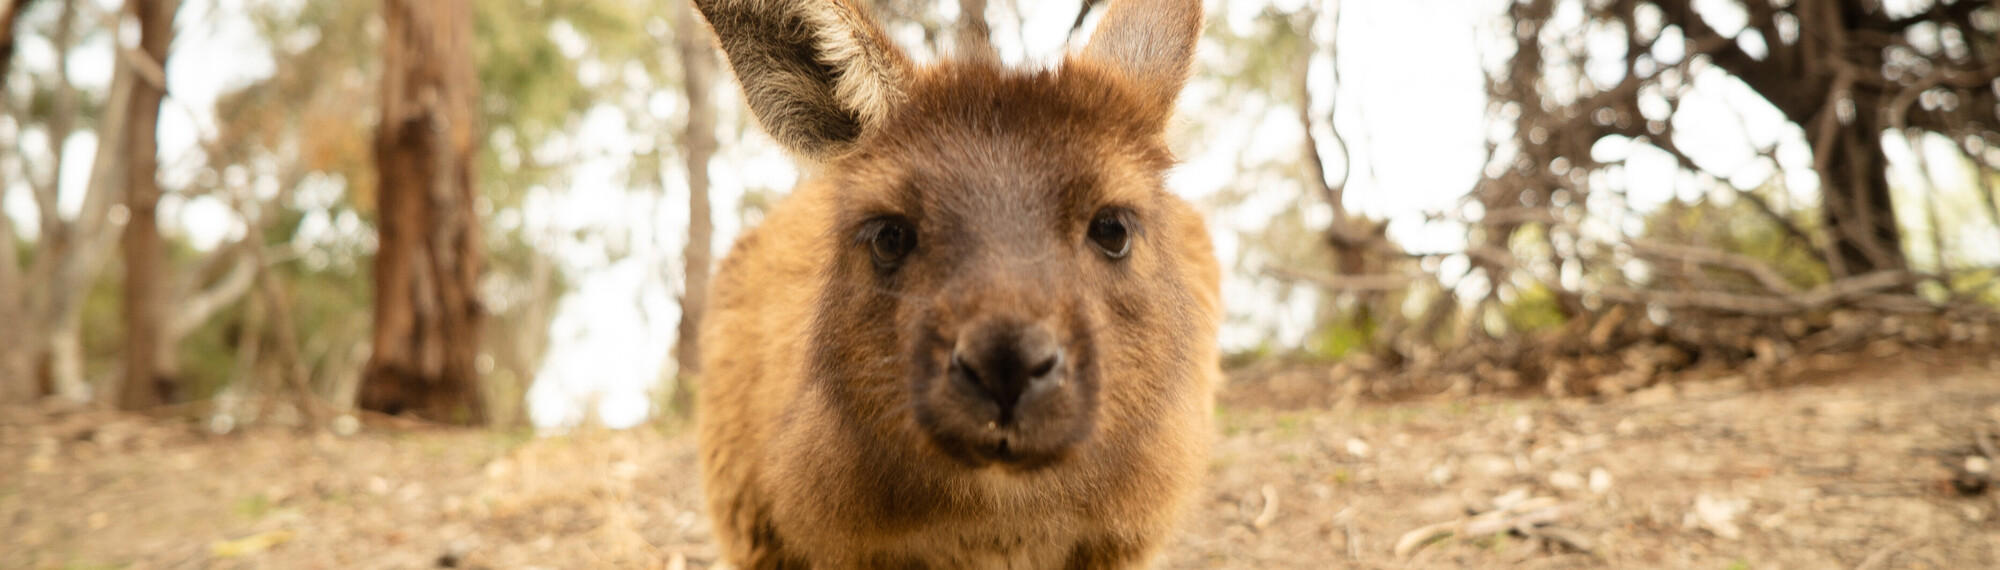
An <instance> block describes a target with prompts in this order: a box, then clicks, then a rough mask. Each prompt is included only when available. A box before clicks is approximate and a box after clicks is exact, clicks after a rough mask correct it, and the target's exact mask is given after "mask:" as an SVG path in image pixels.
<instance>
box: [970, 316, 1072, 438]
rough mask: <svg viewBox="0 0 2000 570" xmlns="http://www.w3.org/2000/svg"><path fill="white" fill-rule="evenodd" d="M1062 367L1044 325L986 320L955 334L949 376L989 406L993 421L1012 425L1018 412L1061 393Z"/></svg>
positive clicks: (1060, 356) (1059, 351)
mask: <svg viewBox="0 0 2000 570" xmlns="http://www.w3.org/2000/svg"><path fill="white" fill-rule="evenodd" d="M1064 364H1065V363H1064V362H1063V348H1062V345H1061V344H1060V343H1058V342H1057V341H1056V335H1055V333H1054V331H1052V330H1050V328H1049V327H1048V326H1046V325H1040V324H1031V325H1024V324H1018V323H1014V322H1008V321H1001V320H988V321H984V322H981V323H979V324H977V325H975V326H972V327H967V328H966V330H965V331H964V332H961V333H960V334H959V335H958V342H957V343H955V344H954V345H953V348H952V351H951V365H950V367H949V368H948V371H947V373H948V374H949V375H950V376H951V379H952V381H954V382H959V383H962V384H964V385H966V387H967V388H969V389H971V390H973V391H974V393H976V394H978V395H981V396H984V397H985V399H986V401H987V402H988V403H991V404H992V406H993V408H994V410H993V414H994V416H995V417H994V418H993V420H992V421H993V422H995V423H996V424H997V425H999V426H1012V425H1014V423H1015V417H1016V414H1015V410H1016V409H1017V408H1019V407H1025V406H1033V405H1035V404H1036V403H1037V402H1039V401H1041V400H1045V399H1046V398H1047V397H1048V395H1049V394H1050V393H1052V392H1054V391H1057V390H1061V389H1062V388H1063V385H1064V384H1065V381H1064V376H1066V375H1067V374H1068V370H1066V369H1065V367H1064Z"/></svg>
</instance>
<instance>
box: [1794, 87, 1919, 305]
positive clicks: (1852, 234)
mask: <svg viewBox="0 0 2000 570" xmlns="http://www.w3.org/2000/svg"><path fill="white" fill-rule="evenodd" d="M1857 103H1860V102H1859V101H1857ZM1855 108H1856V109H1860V110H1863V112H1861V113H1859V114H1858V116H1856V117H1854V120H1853V121H1852V122H1851V123H1850V124H1847V125H1842V126H1841V127H1840V130H1839V131H1838V132H1837V134H1836V135H1835V136H1834V140H1832V141H1828V142H1826V143H1823V146H1825V147H1827V148H1816V149H1813V152H1814V153H1815V154H1817V153H1828V154H1827V155H1826V156H1823V157H1821V156H1815V157H1814V159H1815V160H1816V161H1817V162H1819V163H1820V164H1824V165H1826V169H1825V170H1824V171H1822V172H1821V173H1820V177H1821V178H1822V180H1821V181H1820V196H1821V198H1820V200H1821V204H1820V208H1819V212H1820V221H1821V223H1822V224H1823V225H1824V226H1825V227H1826V230H1825V231H1826V235H1827V236H1828V237H1829V240H1830V241H1831V242H1832V243H1831V244H1830V245H1832V246H1833V247H1832V259H1828V260H1827V263H1828V264H1829V265H1831V266H1832V267H1831V269H1832V271H1833V274H1834V276H1835V277H1851V276H1856V275H1865V274H1868V273H1872V272H1876V271H1887V270H1902V269H1908V268H1909V264H1908V260H1907V259H1905V257H1904V255H1903V237H1902V231H1901V228H1900V227H1899V226H1897V225H1896V209H1895V205H1894V204H1893V203H1892V202H1891V201H1890V197H1889V168H1888V164H1889V159H1888V157H1887V156H1886V155H1884V154H1883V152H1882V128H1881V126H1880V125H1879V124H1878V123H1877V121H1876V120H1875V116H1876V113H1873V112H1869V111H1868V110H1871V109H1877V108H1880V106H1879V105H1861V104H1857V105H1855Z"/></svg>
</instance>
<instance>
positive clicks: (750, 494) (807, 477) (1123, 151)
mask: <svg viewBox="0 0 2000 570" xmlns="http://www.w3.org/2000/svg"><path fill="white" fill-rule="evenodd" d="M1148 3H1151V4H1160V6H1154V7H1152V8H1153V9H1147V8H1148V6H1145V4H1148ZM805 4H810V5H811V6H812V8H800V7H797V6H793V5H785V4H782V3H780V2H777V1H775V0H714V1H708V0H704V1H703V2H698V5H699V6H700V7H701V9H702V11H703V12H704V14H707V15H708V17H709V18H710V21H711V22H716V20H718V16H717V14H725V13H726V14H732V15H730V16H726V17H727V18H743V20H742V21H740V22H737V23H735V24H726V25H725V24H721V23H716V24H715V30H716V32H717V33H718V35H719V36H720V37H721V44H722V45H723V46H724V50H725V52H726V53H727V54H729V56H730V61H731V65H732V67H734V68H735V69H736V72H737V75H738V77H739V78H740V79H741V80H742V81H744V83H745V84H746V87H745V91H746V94H747V95H748V96H749V98H750V100H751V106H752V108H753V110H754V111H756V112H757V113H758V116H759V118H760V121H762V122H763V123H764V125H765V127H766V128H767V129H771V130H773V131H774V132H790V133H792V135H776V136H777V138H778V139H779V140H780V142H782V143H785V144H786V145H787V146H788V147H790V148H792V149H793V150H794V152H796V153H798V154H800V155H803V156H804V157H806V158H808V159H810V160H814V161H816V162H817V163H818V168H816V169H814V171H813V173H812V174H811V175H810V176H808V177H807V179H806V180H805V181H803V182H802V183H801V184H800V185H799V187H798V188H797V189H795V190H794V192H793V194H792V195H791V196H790V197H788V198H786V199H785V200H784V201H783V202H782V203H781V204H780V205H779V206H778V207H777V208H776V209H775V210H774V211H772V212H771V214H770V215H769V216H767V217H766V218H765V220H764V222H763V224H762V225H761V226H759V227H758V228H756V229H753V230H751V231H749V232H748V233H746V234H744V236H743V237H742V238H741V239H739V240H738V241H737V244H736V246H735V248H734V249H733V250H732V251H731V253H730V255H729V256H728V258H727V259H726V260H724V262H723V264H722V266H721V269H720V271H719V273H718V275H717V277H716V281H715V289H714V293H713V297H711V299H710V302H711V303H712V305H711V309H712V311H713V312H712V313H711V316H710V318H709V319H708V320H707V322H705V323H704V325H703V331H702V339H701V346H702V370H703V371H704V378H703V382H702V386H701V390H700V401H699V404H698V408H697V414H698V423H699V426H700V438H701V462H702V468H703V476H704V478H705V482H704V484H705V488H706V493H707V496H708V510H709V515H710V517H711V518H712V520H713V521H714V523H715V526H716V532H717V535H718V537H719V538H720V539H721V541H722V544H723V548H724V556H725V558H726V559H727V560H728V561H730V562H731V563H732V564H734V565H736V566H738V567H741V568H808V567H810V568H876V567H891V568H906V567H914V568H981V567H993V568H999V567H1005V568H1115V567H1130V566H1138V565H1143V564H1145V563H1146V562H1148V561H1149V560H1150V559H1151V556H1152V553H1153V552H1154V550H1155V548H1156V546H1157V545H1158V543H1159V541H1160V540H1161V539H1162V538H1164V537H1165V536H1166V535H1167V534H1168V532H1169V531H1170V530H1171V526H1172V524H1173V522H1174V520H1175V518H1176V517H1177V515H1178V512H1179V511H1180V509H1181V507H1182V506H1183V503H1185V502H1186V500H1187V498H1188V497H1189V496H1190V494H1191V491H1193V490H1194V489H1195V488H1196V487H1197V486H1198V483H1199V480H1200V474H1201V472H1202V469H1203V467H1204V466H1205V464H1206V457H1207V443H1208V438H1209V433H1210V415H1211V413H1210V406H1211V403H1212V387H1213V386H1214V383H1215V381H1216V379H1217V378H1218V376H1219V371H1218V368H1217V356H1216V348H1215V334H1216V328H1217V327H1218V325H1219V322H1220V315H1221V307H1220V300H1219V298H1218V287H1219V285H1218V283H1219V270H1218V268H1217V266H1216V263H1215V260H1214V257H1213V253H1212V251H1211V246H1210V242H1209V237H1208V233H1207V230H1206V229H1205V227H1204V226H1203V224H1202V221H1201V218H1200V216H1199V215H1197V214H1196V213H1195V212H1194V211H1193V209H1192V208H1191V207H1190V206H1189V205H1188V204H1187V203H1186V202H1184V201H1182V200H1180V199H1178V198H1176V197H1174V196H1173V195H1171V194H1169V193H1168V192H1167V191H1166V190H1165V189H1164V185H1163V182H1162V180H1163V177H1164V172H1165V170H1166V169H1167V168H1168V167H1169V166H1170V165H1171V163H1172V157H1171V155H1170V154H1169V152H1168V151H1167V148H1166V146H1165V143H1164V141H1163V140H1162V136H1161V133H1162V131H1163V129H1164V126H1165V124H1166V121H1167V119H1168V117H1169V115H1170V113H1171V109H1172V102H1173V97H1174V94H1175V93H1176V92H1177V91H1178V90H1179V86H1180V84H1181V83H1182V81H1183V79H1184V77H1185V74H1186V67H1187V64H1188V61H1187V60H1188V58H1190V57H1191V54H1192V47H1191V46H1192V45H1193V43H1192V38H1193V36H1194V34H1196V33H1197V32H1198V30H1199V29H1200V13H1199V8H1198V3H1197V2H1192V1H1190V0H1119V1H1118V2H1114V7H1113V10H1112V12H1111V15H1110V16H1107V18H1106V21H1105V23H1104V24H1103V25H1102V27H1100V29H1099V31H1098V32H1097V33H1098V34H1099V35H1100V36H1103V37H1111V38H1118V37H1125V38H1128V39H1129V38H1140V39H1137V40H1131V41H1139V42H1152V41H1166V42H1167V43H1169V44H1173V45H1184V46H1186V47H1187V48H1188V49H1186V50H1179V49H1178V48H1174V47H1172V46H1171V45H1169V46H1163V47H1161V48H1160V49H1158V50H1148V49H1146V46H1144V45H1138V44H1135V45H1128V46H1124V47H1120V48H1117V49H1115V50H1110V51H1111V52H1115V53H1116V54H1120V55H1117V56H1116V57H1110V56H1104V55H1093V53H1094V52H1086V53H1083V54H1080V55H1077V56H1073V57H1071V58H1069V59H1068V60H1067V61H1065V62H1064V63H1063V64H1062V66H1061V67H1060V68H1059V69H1058V70H1056V71H1041V72H1017V71H1007V70H1001V69H998V68H996V67H993V66H992V64H991V63H990V62H963V63H953V62H946V63H942V64H937V65H932V66H922V67H919V66H915V65H908V67H904V68H900V71H898V72H896V73H891V74H878V75H876V77H894V79H893V81H894V82H895V83H894V84H893V85H863V86H860V87H855V88H854V89H856V90H860V91H865V92H870V93H876V94H881V95H882V96H883V97H884V99H883V100H884V101H886V103H885V105H886V107H885V109H883V110H882V111H881V112H879V113H878V114H876V115H874V116H870V115H869V114H867V113H863V112H858V111H856V110H855V106H856V105H860V104H867V101H866V100H865V98H854V97H846V96H843V95H840V94H839V91H840V89H839V88H838V87H837V86H835V85H834V83H836V82H837V81H836V80H834V79H830V77H831V75H833V74H826V73H818V72H816V71H812V69H813V65H814V64H813V63H811V62H800V61H788V62H784V63H783V64H782V65H780V66H779V67H777V68H771V67H759V66H767V65H769V64H770V63H771V60H769V59H766V58H764V56H763V55H754V54H769V53H777V52H779V51H782V50H773V49H771V48H770V46H769V45H768V44H769V43H770V42H764V43H763V44H759V43H758V42H759V41H760V40H758V39H756V38H744V37H732V34H734V33H736V32H732V31H731V30H732V29H737V30H744V29H752V30H754V29H769V26H768V25H764V24H756V25H751V24H746V23H745V22H757V21H760V20H759V18H765V19H783V18H786V17H790V15H795V14H797V13H800V12H802V11H806V10H811V9H821V8H824V7H825V6H831V8H826V9H831V10H835V11H837V12H839V14H838V16H839V17H837V18H832V19H830V21H835V22H846V24H840V25H851V26H861V27H863V28H866V29H863V30H853V29H837V30H832V31H829V30H825V29H814V30H810V31H811V35H813V36H814V37H821V38H824V37H871V38H878V39H879V38H880V37H882V36H881V35H880V33H879V31H877V30H875V29H874V27H873V26H874V24H872V23H871V22H869V21H868V20H867V19H866V17H865V15H863V14H862V13H861V12H859V11H858V10H855V9H854V8H853V7H852V6H851V5H849V4H847V3H845V2H836V3H827V4H825V5H822V4H818V3H811V2H806V3H802V4H801V5H805ZM1124 4H1140V6H1129V5H1127V6H1121V5H1124ZM1121 10H1122V11H1123V12H1124V13H1127V14H1140V13H1142V14H1144V17H1120V16H1119V15H1118V14H1119V13H1120V11H1121ZM1160 14H1178V15H1179V17H1180V18H1181V20H1177V21H1174V22H1170V23H1167V24H1162V22H1161V21H1160V19H1159V15H1160ZM821 20H829V19H827V18H822V19H821ZM1133 24H1138V25H1147V26H1165V27H1164V28H1162V29H1158V30H1152V31H1147V32H1144V33H1139V32H1134V31H1131V30H1124V29H1122V28H1120V26H1124V25H1133ZM1107 31H1109V32H1110V33H1109V34H1108V35H1107ZM767 38H777V41H780V42H782V41H785V40H784V39H783V38H780V37H779V36H775V35H771V36H767ZM1148 38H1152V39H1148ZM1161 38H1164V39H1161ZM1182 40H1185V41H1182ZM732 45H735V46H736V47H734V48H732V47H730V46H732ZM849 47H852V46H849ZM860 49H861V50H862V51H864V52H865V51H867V50H880V49H890V50H893V49H894V48H893V47H884V46H880V45H874V46H871V47H864V48H860ZM797 53H803V54H808V55H811V56H812V57H813V58H816V59H815V60H814V61H818V62H819V63H818V65H822V66H824V65H826V64H827V61H828V57H827V55H826V54H827V53H829V52H828V51H827V50H818V51H815V50H814V49H804V50H799V51H798V52H797ZM1154 53H1157V54H1163V55H1161V56H1159V57H1164V58H1167V59H1163V60H1159V61H1152V60H1147V58H1148V57H1153V56H1149V55H1148V54H1154ZM744 54H753V55H752V56H745V55H744ZM854 57H862V58H864V59H866V60H868V61H876V62H883V61H887V62H905V63H894V64H891V65H907V63H906V62H907V61H908V60H907V58H904V57H903V56H902V55H901V54H900V52H897V53H896V54H893V55H885V54H879V53H876V54H868V53H862V54H859V55H857V54H856V53H846V54H844V55H839V54H837V55H836V56H835V57H834V58H833V60H834V61H835V66H836V67H837V66H838V65H839V61H841V58H850V59H851V58H854ZM1133 58H1138V59H1136V60H1135V59H1133ZM786 70H792V71H786ZM798 70H806V71H803V72H799V71H798ZM760 78H761V79H760ZM771 80H777V81H780V82H781V83H784V84H785V85H786V87H784V88H782V89H771V88H769V86H759V85H757V84H758V83H760V82H763V81H771ZM800 93H805V94H813V93H823V94H824V97H821V96H819V95H812V96H810V97H806V98H804V99H798V98H793V99H783V98H785V97H792V96H794V95H797V94H800ZM774 94H775V95H774ZM774 96H775V97H779V98H781V99H783V100H779V101H773V100H769V98H770V97H774ZM760 97H764V98H766V100H764V101H763V102H762V103H760V102H759V98H760ZM806 99H810V101H806ZM801 101H805V102H804V103H801ZM842 101H846V102H845V103H843V102H842ZM774 108H785V109H788V110H787V111H785V112H783V113H778V114H772V113H769V112H767V110H769V109H774ZM796 120H803V121H805V122H806V124H807V125H808V127H806V128H798V129H793V130H791V131H786V129H788V128H792V127H788V126H785V125H773V123H774V122H781V121H796ZM842 120H850V121H852V122H851V124H852V125H853V130H852V132H851V133H850V132H847V131H842V130H840V129H822V128H819V127H818V126H814V125H824V124H832V123H838V122H840V121H842ZM788 124H789V123H788ZM1106 208H1122V209H1123V210H1122V211H1123V212H1126V213H1125V214H1124V215H1125V218H1123V219H1126V220H1128V221H1129V224H1128V226H1127V227H1128V228H1129V230H1130V235H1131V236H1132V237H1131V242H1132V243H1131V252H1130V254H1129V255H1128V256H1125V257H1123V258H1114V257H1111V256H1107V255H1105V254H1104V252H1102V251H1100V250H1098V249H1094V248H1093V247H1092V246H1091V245H1090V242H1089V241H1088V239H1089V238H1088V237H1087V236H1086V232H1087V231H1088V230H1087V228H1088V226H1089V224H1090V223H1091V221H1092V219H1093V216H1096V215H1099V214H1100V213H1101V212H1105V211H1109V210H1106ZM884 216H893V217H896V218H898V219H904V220H908V221H909V222H910V223H911V224H912V226H913V227H914V229H915V232H916V235H917V238H916V244H917V245H916V246H915V249H914V250H913V251H912V252H911V253H910V254H909V255H908V257H907V258H904V260H903V261H902V262H900V264H898V265H895V266H893V267H885V266H884V265H882V264H879V263H877V262H876V261H875V260H876V258H875V257H873V256H872V254H871V250H870V244H869V242H868V241H867V239H866V236H867V234H866V232H867V231H868V228H871V227H875V226H872V225H871V224H874V223H876V220H881V219H883V218H884ZM995 323H1003V324H1005V326H1009V327H1011V326H1016V325H1019V326H1022V327H1036V326H1038V327H1042V329H1040V330H1046V331H1049V332H1050V333H1051V334H1053V338H1054V342H1056V343H1057V344H1059V345H1060V346H1061V349H1062V351H1063V352H1062V354H1063V355H1064V356H1063V360H1061V361H1060V362H1061V363H1062V368H1061V369H1060V370H1059V371H1058V372H1056V374H1059V375H1060V377H1061V378H1063V379H1064V380H1066V383H1062V384H1058V386H1059V387H1058V388H1054V389H1051V390H1050V391H1048V392H1045V393H1044V394H1043V395H1041V396H1037V397H1036V398H1037V399H1032V400H1030V399H1027V397H1025V396H1024V399H1023V400H1022V403H1021V407H1020V408H1019V412H1018V413H1019V416H1018V417H1017V418H1015V419H1013V420H1004V419H1003V420H1001V421H1002V422H1008V421H1011V422H1012V423H1003V424H1001V426H1000V427H999V428H996V427H994V426H995V424H994V423H992V420H991V418H993V416H992V415H991V413H992V409H993V408H992V407H991V406H992V403H991V402H988V401H984V400H978V399H977V398H974V399H971V400H968V399H966V398H965V396H964V395H963V394H962V393H958V392H954V391H953V389H954V388H953V387H954V386H955V385H954V384H951V381H952V380H951V378H952V376H951V375H952V374H956V373H958V372H957V371H958V365H957V364H948V362H947V361H948V360H951V358H952V357H951V356H949V355H952V354H955V353H956V351H957V349H956V348H954V347H962V346H965V345H964V343H963V342H960V341H962V340H963V339H960V338H958V337H967V338H975V337H978V335H979V334H981V333H980V331H985V330H989V329H991V327H995V326H1002V325H996V324H995ZM1008 330H1012V329H1008ZM1023 330H1025V329H1023ZM1009 338H1011V337H1009ZM955 342H957V343H958V344H954V343H955ZM947 368H950V370H951V371H950V372H947ZM999 417H1001V418H1007V417H1008V416H1005V415H1002V416H999ZM982 424H983V427H982ZM995 445H998V447H997V449H998V450H999V452H998V454H999V455H994V452H993V451H992V450H993V449H996V447H995Z"/></svg>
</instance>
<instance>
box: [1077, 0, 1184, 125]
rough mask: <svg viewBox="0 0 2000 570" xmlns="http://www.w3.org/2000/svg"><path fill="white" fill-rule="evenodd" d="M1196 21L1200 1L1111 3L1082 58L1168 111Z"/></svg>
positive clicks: (1178, 89)
mask: <svg viewBox="0 0 2000 570" xmlns="http://www.w3.org/2000/svg"><path fill="white" fill-rule="evenodd" d="M1201 22H1202V11H1201V0H1112V2H1111V6H1110V7H1109V8H1106V9H1105V14H1104V21H1102V22H1099V23H1098V24H1097V29H1096V30H1095V31H1093V32H1091V34H1090V45H1088V46H1086V47H1085V48H1084V52H1083V57H1084V59H1087V60H1090V61H1091V62H1092V63H1095V64H1097V65H1100V66H1103V67H1105V68H1109V69H1112V70H1116V71H1117V72H1118V73H1119V74H1120V75H1123V76H1124V77H1125V79H1126V80H1127V81H1129V82H1130V83H1131V84H1132V85H1133V86H1135V87H1138V88H1139V89H1140V90H1141V91H1142V92H1143V94H1144V95H1146V97H1147V98H1148V99H1151V102H1152V103H1156V104H1158V105H1160V106H1161V108H1163V109H1165V110H1171V109H1172V108H1173V103H1174V98H1176V97H1178V96H1179V95H1180V92H1181V86H1182V85H1185V84H1186V83H1187V78H1188V71H1189V68H1190V67H1191V66H1192V65H1193V64H1194V46H1195V43H1196V42H1197V41H1199V40H1200V39H1201Z"/></svg>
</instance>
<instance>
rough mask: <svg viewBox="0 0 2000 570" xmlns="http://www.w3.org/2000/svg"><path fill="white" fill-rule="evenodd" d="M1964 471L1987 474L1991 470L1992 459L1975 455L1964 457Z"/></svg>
mask: <svg viewBox="0 0 2000 570" xmlns="http://www.w3.org/2000/svg"><path fill="white" fill-rule="evenodd" d="M1965 472H1966V473H1971V474H1973V475H1987V474H1990V473H1992V472H1993V460H1991V459H1987V458H1984V457H1980V456H1977V455H1974V456H1971V457H1967V458H1965Z"/></svg>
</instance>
